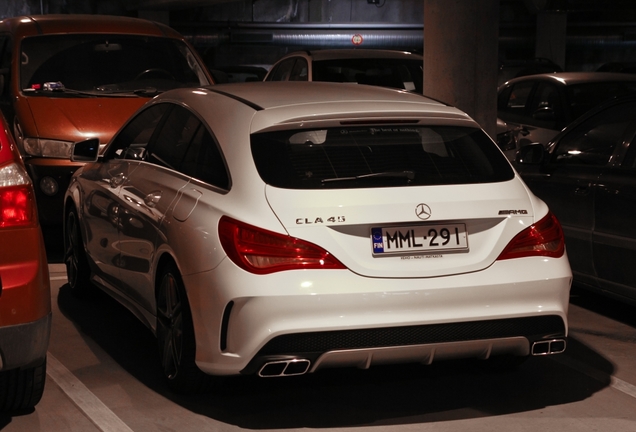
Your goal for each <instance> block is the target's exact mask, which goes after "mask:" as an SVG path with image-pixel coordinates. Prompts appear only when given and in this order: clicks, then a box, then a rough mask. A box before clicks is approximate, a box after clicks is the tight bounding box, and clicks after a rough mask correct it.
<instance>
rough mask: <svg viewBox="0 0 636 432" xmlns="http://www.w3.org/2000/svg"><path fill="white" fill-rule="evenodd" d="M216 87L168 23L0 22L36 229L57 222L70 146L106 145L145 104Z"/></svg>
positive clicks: (4, 87)
mask: <svg viewBox="0 0 636 432" xmlns="http://www.w3.org/2000/svg"><path fill="white" fill-rule="evenodd" d="M211 83H213V80H212V78H211V76H210V75H209V73H208V71H207V69H206V68H205V66H204V63H203V62H202V61H201V59H200V58H199V56H198V55H197V53H196V51H195V50H194V49H193V48H192V47H191V46H190V45H189V44H188V43H187V42H186V41H185V40H184V38H183V37H182V36H181V35H180V34H179V33H177V32H176V31H175V30H173V29H171V28H170V27H168V26H165V25H162V24H159V23H156V22H151V21H146V20H142V19H137V18H129V17H118V16H100V15H40V16H23V17H16V18H9V19H5V20H3V21H0V108H1V109H2V112H3V113H4V115H5V116H6V118H7V120H8V121H9V125H10V127H11V128H12V129H13V133H14V137H15V140H16V143H17V145H18V148H19V149H20V152H21V154H22V156H23V158H24V162H25V165H26V167H27V171H28V173H29V175H30V176H31V179H32V180H33V184H34V188H35V193H36V199H37V201H38V209H39V212H40V222H41V223H42V224H51V223H61V221H62V197H63V196H64V192H65V191H66V188H67V186H68V181H69V179H70V177H71V175H72V174H73V172H75V170H77V168H78V167H79V166H81V165H82V164H81V163H76V162H71V161H70V149H71V145H72V143H73V142H76V141H81V140H84V139H87V138H98V139H99V142H100V144H101V145H105V144H106V143H107V142H108V140H109V139H110V137H111V136H112V135H113V134H114V133H115V131H117V129H119V127H120V126H121V125H122V124H123V123H124V122H125V121H126V120H127V119H128V118H129V117H130V116H131V114H132V113H133V112H135V111H136V110H137V109H138V108H139V107H140V106H141V105H143V104H144V103H145V102H146V101H148V100H149V99H150V98H152V97H154V96H155V95H157V94H159V93H161V92H163V91H165V90H169V89H173V88H178V87H196V86H202V85H208V84H211Z"/></svg>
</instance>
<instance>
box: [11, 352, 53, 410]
mask: <svg viewBox="0 0 636 432" xmlns="http://www.w3.org/2000/svg"><path fill="white" fill-rule="evenodd" d="M45 381H46V359H44V361H43V362H42V364H40V365H38V366H34V367H32V368H28V369H12V370H8V371H3V372H0V411H1V412H7V411H22V410H27V409H33V408H34V407H35V405H37V403H38V402H40V399H41V398H42V393H43V392H44V383H45Z"/></svg>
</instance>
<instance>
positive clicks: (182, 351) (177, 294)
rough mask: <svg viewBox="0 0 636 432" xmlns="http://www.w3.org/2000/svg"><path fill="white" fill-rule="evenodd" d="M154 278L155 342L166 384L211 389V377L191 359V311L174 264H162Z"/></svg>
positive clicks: (193, 351)
mask: <svg viewBox="0 0 636 432" xmlns="http://www.w3.org/2000/svg"><path fill="white" fill-rule="evenodd" d="M157 281H158V282H157V283H158V287H157V342H158V344H159V355H160V359H161V367H162V370H163V373H164V375H165V377H166V378H167V380H168V385H169V386H170V389H171V390H172V391H174V392H175V393H182V394H192V393H204V392H206V391H208V390H209V389H210V386H211V382H212V377H211V376H209V375H207V374H204V373H203V372H202V371H201V370H200V369H199V368H198V367H197V365H196V364H195V362H194V359H195V354H196V343H195V336H194V326H193V324H192V314H191V312H190V307H189V305H188V299H187V297H186V293H185V289H184V287H183V282H182V281H181V277H180V275H179V272H178V270H177V269H176V266H175V265H174V264H169V265H167V266H165V267H164V268H163V270H161V271H160V273H159V275H158V277H157Z"/></svg>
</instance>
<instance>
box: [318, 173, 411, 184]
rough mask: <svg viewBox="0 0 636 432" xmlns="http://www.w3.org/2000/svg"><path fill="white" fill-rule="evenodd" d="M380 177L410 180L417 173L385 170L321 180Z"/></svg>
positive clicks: (334, 180) (337, 180) (324, 181)
mask: <svg viewBox="0 0 636 432" xmlns="http://www.w3.org/2000/svg"><path fill="white" fill-rule="evenodd" d="M380 177H386V178H406V179H409V181H410V180H414V179H415V173H414V172H413V171H384V172H379V173H373V174H362V175H359V176H353V177H336V178H328V179H323V180H321V182H322V183H330V182H339V181H353V180H365V179H375V178H380Z"/></svg>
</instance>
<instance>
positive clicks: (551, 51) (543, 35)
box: [535, 11, 568, 70]
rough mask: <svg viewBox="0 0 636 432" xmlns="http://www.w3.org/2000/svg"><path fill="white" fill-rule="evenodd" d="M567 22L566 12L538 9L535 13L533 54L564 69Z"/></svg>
mask: <svg viewBox="0 0 636 432" xmlns="http://www.w3.org/2000/svg"><path fill="white" fill-rule="evenodd" d="M567 24H568V20H567V13H566V12H562V11H540V12H539V13H538V14H537V41H536V48H535V56H536V57H543V58H547V59H550V60H552V61H553V62H555V63H556V64H558V65H559V66H561V68H562V69H563V70H565V45H566V40H567V31H566V30H567Z"/></svg>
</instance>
